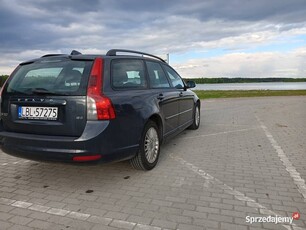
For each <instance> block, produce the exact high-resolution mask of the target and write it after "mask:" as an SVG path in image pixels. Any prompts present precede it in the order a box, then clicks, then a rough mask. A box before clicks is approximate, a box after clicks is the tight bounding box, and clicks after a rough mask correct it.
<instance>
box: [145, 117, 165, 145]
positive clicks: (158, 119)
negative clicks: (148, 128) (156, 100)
mask: <svg viewBox="0 0 306 230" xmlns="http://www.w3.org/2000/svg"><path fill="white" fill-rule="evenodd" d="M148 120H151V121H153V122H154V123H155V124H156V125H157V127H158V130H159V136H160V142H161V143H162V142H163V136H164V125H163V121H162V118H161V117H160V115H158V114H153V115H151V116H150V117H149V119H148Z"/></svg>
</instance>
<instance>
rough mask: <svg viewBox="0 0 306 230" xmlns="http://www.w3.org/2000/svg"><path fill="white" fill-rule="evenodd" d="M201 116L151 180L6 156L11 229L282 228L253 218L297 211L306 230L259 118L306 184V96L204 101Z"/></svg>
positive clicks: (3, 203)
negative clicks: (197, 125)
mask: <svg viewBox="0 0 306 230" xmlns="http://www.w3.org/2000/svg"><path fill="white" fill-rule="evenodd" d="M201 112H202V125H201V127H200V128H199V129H198V130H195V131H189V130H186V131H184V132H183V133H182V134H181V135H179V136H178V137H176V138H174V139H172V140H171V141H169V142H167V143H165V144H164V145H163V148H162V151H161V156H160V162H159V164H158V166H157V167H156V168H155V169H154V170H152V171H149V172H141V171H135V170H133V169H131V167H130V166H129V164H128V163H126V162H121V163H114V164H105V165H90V166H80V165H66V164H56V163H42V162H33V161H26V160H23V159H17V158H15V157H11V156H8V155H6V154H4V153H2V152H0V226H1V229H2V228H9V229H35V228H37V229H52V230H56V229H69V228H70V229H82V228H83V229H122V228H126V229H135V230H145V229H148V230H150V229H154V230H161V229H167V228H168V229H176V228H179V229H194V230H197V229H250V230H251V229H262V228H264V229H282V228H283V227H282V226H281V225H280V224H277V225H275V224H259V223H253V224H252V225H250V224H249V223H246V222H245V218H246V216H247V215H249V216H267V215H270V214H271V213H275V214H278V215H282V216H291V215H292V213H293V212H294V211H299V212H300V214H301V217H300V220H298V221H296V220H295V221H293V222H294V223H295V224H296V225H297V227H301V228H304V229H306V219H305V216H306V205H305V201H304V200H303V197H302V195H301V193H300V192H299V191H298V188H297V185H296V184H295V183H294V181H293V179H292V177H291V175H290V174H289V173H288V171H287V170H286V168H285V166H284V165H283V163H282V161H281V160H280V158H279V156H278V154H277V152H276V150H275V148H274V147H273V146H272V145H271V142H270V139H269V138H267V136H266V134H265V132H264V130H263V129H262V127H261V126H260V123H259V122H258V119H257V118H256V117H258V118H259V119H260V120H261V121H262V123H264V125H265V127H266V128H267V129H268V131H269V133H271V135H272V136H273V139H274V140H275V141H276V142H277V143H278V145H279V146H280V147H281V148H282V151H283V152H284V153H285V154H286V156H287V158H288V159H289V160H290V161H291V163H292V165H293V166H294V167H295V169H296V171H298V172H299V173H300V177H301V178H303V179H306V160H305V157H304V155H305V152H306V142H305V139H306V122H305V117H306V97H276V98H245V99H225V100H224V99H218V100H204V101H203V106H202V111H201ZM178 158H180V159H183V161H184V162H185V163H182V161H179V160H176V159H178ZM237 194H238V195H237ZM22 227H23V228H22Z"/></svg>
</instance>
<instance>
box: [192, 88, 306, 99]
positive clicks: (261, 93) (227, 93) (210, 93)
mask: <svg viewBox="0 0 306 230" xmlns="http://www.w3.org/2000/svg"><path fill="white" fill-rule="evenodd" d="M194 92H195V93H196V94H197V95H198V97H199V98H200V99H209V98H233V97H270V96H306V90H194Z"/></svg>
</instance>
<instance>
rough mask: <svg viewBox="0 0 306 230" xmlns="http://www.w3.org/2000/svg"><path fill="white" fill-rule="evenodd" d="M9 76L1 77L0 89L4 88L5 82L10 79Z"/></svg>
mask: <svg viewBox="0 0 306 230" xmlns="http://www.w3.org/2000/svg"><path fill="white" fill-rule="evenodd" d="M8 77H9V76H8V75H1V76H0V87H2V86H3V84H4V82H5V81H6V79H7V78H8Z"/></svg>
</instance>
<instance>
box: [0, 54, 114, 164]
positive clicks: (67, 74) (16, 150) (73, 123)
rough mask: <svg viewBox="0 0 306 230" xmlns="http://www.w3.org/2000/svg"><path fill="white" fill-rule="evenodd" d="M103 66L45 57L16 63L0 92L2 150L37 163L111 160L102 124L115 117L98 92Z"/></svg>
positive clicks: (79, 58)
mask: <svg viewBox="0 0 306 230" xmlns="http://www.w3.org/2000/svg"><path fill="white" fill-rule="evenodd" d="M103 62H104V60H103V57H102V56H85V55H50V56H48V55H47V56H44V57H42V58H39V59H36V60H32V61H29V62H25V63H22V64H20V65H19V66H18V67H17V68H16V70H15V71H14V72H13V73H12V75H11V76H10V78H9V79H8V81H7V82H6V83H5V85H4V86H3V88H2V89H1V124H0V129H1V130H0V131H1V132H0V144H1V148H2V150H3V151H4V152H6V153H8V154H11V155H15V156H19V157H23V158H28V159H37V160H56V161H77V162H83V161H93V160H101V161H110V160H113V159H112V158H113V157H112V156H111V155H110V153H111V151H112V146H111V141H110V138H112V137H113V134H111V133H110V130H109V129H108V126H109V123H110V122H111V120H113V119H115V117H116V113H115V109H114V107H113V104H112V102H111V100H110V99H109V98H108V97H107V96H105V95H104V94H103V92H102V86H103V73H104V69H103V68H104V63H103ZM102 156H103V157H102Z"/></svg>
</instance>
